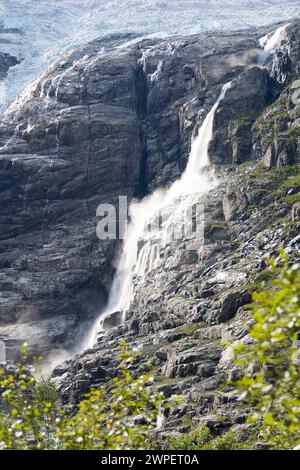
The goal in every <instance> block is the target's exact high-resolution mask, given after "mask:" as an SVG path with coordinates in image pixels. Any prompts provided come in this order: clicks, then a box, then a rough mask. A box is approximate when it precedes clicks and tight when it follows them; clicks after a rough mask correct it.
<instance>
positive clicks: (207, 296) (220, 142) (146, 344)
mask: <svg viewBox="0 0 300 470" xmlns="http://www.w3.org/2000/svg"><path fill="white" fill-rule="evenodd" d="M297 27H298V28H299V25H298V26H297ZM292 28H293V29H292V31H293V33H292V36H291V37H292V38H293V39H292V40H293V41H295V43H296V42H297V41H298V40H299V31H298V33H297V34H296V32H295V29H294V26H293V27H292ZM291 50H293V46H292V47H291ZM281 57H282V52H281V51H279V53H278V54H277V55H275V57H274V59H273V60H272V61H270V65H269V66H268V71H266V70H262V69H260V68H258V67H251V68H250V69H246V70H245V69H243V68H242V69H239V70H236V69H235V71H234V75H233V76H232V75H231V74H232V70H231V71H230V72H229V75H223V80H224V82H225V81H226V80H227V79H228V78H233V83H232V87H231V89H229V90H228V92H227V94H226V97H225V99H224V100H223V101H222V103H221V105H220V108H219V111H218V112H217V114H216V118H215V122H214V138H213V140H212V142H211V145H210V155H211V158H212V160H213V161H214V162H215V163H219V164H220V165H219V166H217V167H216V175H217V176H218V178H219V184H218V186H217V187H215V189H213V190H212V191H210V192H209V193H208V194H207V195H206V196H204V201H203V202H204V204H205V232H204V235H205V237H204V238H205V241H204V244H203V246H201V248H200V249H199V250H197V251H189V250H187V249H186V244H185V243H184V241H180V242H178V241H177V242H176V243H169V245H168V246H167V247H166V248H165V250H164V252H163V253H161V257H160V266H159V267H156V268H154V269H151V270H148V271H147V272H146V273H145V274H144V276H141V277H140V278H137V277H135V278H134V287H135V290H134V297H133V300H132V302H131V304H130V308H129V310H128V312H127V314H126V321H125V322H124V323H122V324H119V325H118V323H119V322H120V319H121V316H120V312H115V313H114V314H113V315H111V317H110V318H109V319H108V321H107V324H106V326H105V329H106V330H107V331H101V332H100V333H99V335H98V342H97V344H95V346H94V347H93V348H92V349H90V350H87V351H86V352H85V353H84V354H82V355H79V356H77V357H75V358H74V359H73V360H72V361H69V362H67V363H65V364H63V365H61V366H60V367H59V368H57V369H56V370H55V371H54V379H53V380H54V381H55V382H56V384H57V385H58V387H59V390H60V393H61V396H62V400H63V402H64V403H77V402H78V401H79V400H80V399H81V398H82V396H83V394H84V393H85V392H86V391H87V390H88V389H89V387H90V386H91V385H94V386H95V385H98V384H99V383H102V382H103V381H104V380H107V379H108V378H109V377H111V376H113V375H114V374H115V373H116V371H117V356H118V352H119V341H120V340H126V341H128V342H129V344H130V346H132V347H134V348H136V349H137V350H138V351H139V353H140V356H139V360H138V361H137V363H136V364H135V365H134V367H135V370H136V373H137V374H139V373H141V372H142V371H143V370H145V369H146V370H149V369H150V370H152V371H153V372H154V375H155V384H154V386H155V387H156V388H157V389H158V390H161V391H163V392H164V394H165V396H166V398H168V397H170V396H172V395H173V394H176V395H178V394H179V395H182V396H183V398H184V400H183V404H182V405H178V407H176V408H175V409H174V410H173V411H172V412H171V414H170V415H169V416H167V417H166V418H167V419H165V421H164V423H163V428H162V433H163V432H165V431H166V432H175V431H176V432H178V431H186V430H187V429H189V428H191V427H192V426H199V425H200V424H201V423H206V424H207V425H208V426H209V427H210V428H211V429H212V431H213V432H214V433H216V434H218V433H220V432H222V431H224V430H225V429H228V428H229V427H232V426H233V427H234V428H235V429H237V430H238V431H240V432H246V431H247V426H245V425H244V424H245V421H246V417H247V412H248V410H247V409H245V408H240V407H239V404H238V402H237V398H238V397H237V396H236V394H235V393H234V392H233V390H232V389H231V388H230V387H229V386H228V385H226V383H227V381H228V379H232V378H234V377H235V376H236V374H237V370H236V367H235V364H234V363H233V361H232V351H231V350H230V349H227V348H225V347H224V343H225V342H230V343H235V342H236V341H238V340H241V339H242V340H243V341H244V342H247V341H249V340H250V339H249V338H248V335H247V331H248V327H249V323H250V317H249V314H248V309H247V304H249V302H251V295H250V293H251V291H253V290H255V289H257V288H258V287H259V286H260V283H261V281H266V280H268V277H269V274H270V273H269V272H268V269H267V264H266V259H267V258H268V257H269V256H270V255H276V253H277V251H278V249H281V248H283V249H285V250H286V251H287V253H288V255H289V256H290V257H291V259H292V260H293V259H295V260H298V259H299V249H300V237H299V229H300V226H299V201H300V192H299V191H300V186H299V162H298V160H297V158H293V159H290V160H288V159H286V160H283V161H282V163H281V165H283V167H281V168H271V169H270V168H266V167H265V165H264V162H265V158H264V156H263V154H262V152H261V151H260V150H259V145H258V143H257V142H258V140H259V138H261V139H262V138H263V137H266V138H269V136H267V135H266V134H265V133H264V132H263V131H262V130H261V131H260V129H261V126H262V125H263V124H264V123H265V124H266V125H269V122H268V117H269V116H271V117H272V113H273V110H274V108H275V109H276V108H277V106H278V103H280V102H281V100H284V101H285V105H286V97H287V96H290V95H291V94H292V93H298V92H297V90H298V81H295V80H294V79H295V78H296V77H297V73H298V72H297V70H298V67H299V55H297V54H296V55H294V56H292V55H291V56H289V57H288V60H287V58H285V60H284V61H283V62H281V61H280V58H281ZM291 57H293V60H292V59H291ZM274 63H276V64H277V65H276V67H277V68H276V70H277V75H276V76H275V75H274V74H273V71H274ZM287 63H289V74H288V75H286V78H285V80H284V81H282V80H281V79H282V77H283V75H284V74H285V73H286V68H285V67H286V64H287ZM280 64H282V69H281V68H280V67H281V65H280ZM160 71H161V69H160ZM280 71H281V72H282V73H279V72H280ZM278 77H281V79H280V80H281V81H278ZM210 80H212V81H211V82H210V83H211V86H212V89H208V90H207V89H206V88H204V91H200V93H203V94H204V95H205V96H204V98H203V99H204V101H203V103H210V104H211V103H212V102H213V97H215V93H216V91H217V90H218V91H219V89H220V87H219V83H215V82H214V81H213V78H210ZM247 83H248V85H249V90H248V86H247ZM204 87H206V85H204ZM278 93H280V96H278ZM149 96H150V95H148V97H149ZM297 96H298V95H297ZM243 97H244V100H243ZM293 99H294V98H293ZM274 100H275V102H273V103H272V101H274ZM195 101H197V100H195ZM288 103H290V101H288ZM193 106H194V104H193V102H188V103H187V104H186V105H183V107H182V108H181V110H180V113H183V116H190V120H189V123H188V122H187V120H186V119H185V120H184V121H182V122H184V123H185V133H188V132H189V131H190V132H191V128H192V124H191V123H192V122H194V121H195V122H198V119H199V117H198V116H197V117H196V115H195V114H194V113H193V110H194V108H193ZM286 107H287V109H288V112H287V114H288V116H285V119H286V123H285V124H286V126H287V127H285V128H284V129H283V131H280V132H282V134H281V138H282V143H283V148H285V149H287V148H289V139H288V134H287V131H286V129H287V128H293V129H294V128H297V124H296V123H298V121H297V117H296V116H295V114H296V113H297V112H298V111H297V104H295V103H293V106H292V105H291V104H290V106H287V105H286ZM207 109H209V106H208V107H207V108H206V106H205V104H204V112H203V115H205V114H206V112H207ZM148 112H149V110H147V113H146V117H147V118H148ZM188 112H190V114H188ZM181 115H182V114H180V116H181ZM260 116H262V117H260ZM202 119H203V116H201V118H200V119H199V122H201V121H202ZM272 123H273V121H272ZM146 129H147V127H146ZM186 139H187V140H188V138H186ZM270 140H271V139H270ZM146 141H147V139H146ZM295 143H296V145H297V146H298V145H299V136H298V134H297V136H295ZM188 148H189V143H188V142H187V143H186V146H184V151H183V155H185V152H186V151H187V149H188ZM148 158H149V157H148ZM150 158H151V157H150ZM251 159H252V161H247V160H251ZM254 159H255V161H253V160H254ZM152 161H153V160H152ZM221 163H222V165H221ZM232 163H242V164H241V165H234V164H232ZM288 163H290V164H291V165H287V164H288ZM160 164H162V163H160ZM146 169H147V165H146ZM146 174H147V173H146ZM148 174H149V173H148ZM171 179H172V175H171ZM146 181H147V179H146ZM156 182H157V178H155V179H154V180H153V181H152V183H151V184H152V185H153V186H155V185H156ZM187 417H188V418H189V419H190V422H188V424H187V419H186V418H187Z"/></svg>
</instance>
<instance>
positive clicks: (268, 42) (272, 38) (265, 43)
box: [257, 24, 289, 67]
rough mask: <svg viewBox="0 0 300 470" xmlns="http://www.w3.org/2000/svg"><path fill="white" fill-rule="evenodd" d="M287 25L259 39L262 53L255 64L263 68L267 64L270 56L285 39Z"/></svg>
mask: <svg viewBox="0 0 300 470" xmlns="http://www.w3.org/2000/svg"><path fill="white" fill-rule="evenodd" d="M288 26H289V24H286V25H284V26H281V27H280V28H278V29H277V30H276V31H275V32H274V33H270V34H267V36H264V37H263V38H261V39H260V41H259V43H260V45H261V47H263V51H262V53H261V54H260V56H259V59H258V62H257V64H258V65H259V66H260V67H263V66H264V65H266V63H267V62H268V60H269V58H270V57H271V55H272V54H274V52H275V51H276V50H277V49H278V48H279V47H280V46H281V44H282V43H283V41H284V40H285V39H286V29H287V27H288Z"/></svg>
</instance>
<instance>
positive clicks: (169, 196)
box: [83, 82, 231, 349]
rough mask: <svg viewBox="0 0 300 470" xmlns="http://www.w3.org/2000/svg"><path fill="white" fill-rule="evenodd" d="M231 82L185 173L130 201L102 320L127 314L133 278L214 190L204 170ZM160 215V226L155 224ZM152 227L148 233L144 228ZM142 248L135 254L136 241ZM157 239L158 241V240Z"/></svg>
mask: <svg viewBox="0 0 300 470" xmlns="http://www.w3.org/2000/svg"><path fill="white" fill-rule="evenodd" d="M230 87H231V82H229V83H226V84H225V85H224V86H223V89H222V92H221V94H220V96H219V98H218V100H217V101H216V103H215V104H214V106H213V107H212V109H211V110H210V112H209V113H208V115H207V116H206V118H205V120H204V122H203V124H202V126H201V128H200V129H199V131H198V135H197V137H196V138H195V139H194V140H193V142H192V146H191V152H190V156H189V160H188V163H187V167H186V170H185V172H184V173H183V174H182V176H181V178H180V179H178V180H176V181H175V182H174V183H173V184H172V186H171V187H170V188H169V189H159V190H156V191H155V192H154V193H153V194H151V195H150V196H148V197H145V198H144V199H143V200H142V201H138V202H133V203H132V204H131V205H130V208H129V215H130V224H129V227H128V230H127V236H126V238H125V242H124V245H123V251H122V255H121V258H120V262H119V266H118V269H117V272H116V275H115V278H114V280H113V285H112V288H111V291H110V295H109V301H108V305H107V308H106V311H105V312H103V313H102V314H101V320H103V319H104V318H105V317H107V316H108V315H110V314H112V313H114V312H122V313H123V321H124V320H125V315H126V311H127V310H128V308H129V305H130V302H131V300H132V298H133V295H134V284H133V277H135V278H139V279H143V277H144V276H145V275H146V274H147V273H149V272H151V271H152V270H154V269H156V268H158V267H159V265H160V248H161V247H164V246H166V244H167V243H169V242H170V241H171V237H172V229H173V228H174V226H176V225H178V223H179V222H180V220H182V218H183V217H187V214H188V212H189V211H190V209H191V207H192V206H193V204H195V203H196V202H197V201H198V199H199V193H200V194H204V193H206V192H207V191H209V190H210V189H212V188H213V187H214V185H215V184H216V180H215V179H214V178H213V177H212V175H211V174H209V172H207V171H206V167H208V166H209V157H208V147H209V143H210V141H211V139H212V134H213V124H214V117H215V113H216V111H217V109H218V106H219V104H220V102H221V100H222V99H223V98H224V97H225V94H226V92H227V90H228V89H229V88H230ZM161 214H163V215H164V217H163V223H162V224H161V225H160V224H159V223H158V222H157V219H158V218H159V216H160V215H161ZM150 222H151V223H152V224H151V231H150V232H148V231H147V225H148V224H149V223H150ZM140 240H142V242H143V246H142V248H141V249H140V251H139V252H138V242H139V241H140ZM158 240H159V241H158ZM101 320H99V318H98V319H97V321H96V323H95V324H94V326H93V328H92V330H91V332H90V333H89V335H88V338H87V339H86V341H85V342H84V345H83V349H88V348H90V347H92V346H93V345H94V344H95V342H96V339H97V333H98V332H99V331H100V330H101V328H102V327H101Z"/></svg>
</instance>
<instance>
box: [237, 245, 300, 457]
mask: <svg viewBox="0 0 300 470" xmlns="http://www.w3.org/2000/svg"><path fill="white" fill-rule="evenodd" d="M268 264H269V266H270V270H271V273H272V274H273V275H274V276H273V277H274V279H273V280H271V281H270V287H268V288H262V290H261V292H259V293H255V294H253V301H254V302H253V305H252V306H251V309H252V316H253V326H252V328H251V331H250V337H252V339H253V340H254V341H253V344H247V345H243V344H240V345H239V346H238V347H236V348H235V353H236V356H237V364H238V365H239V366H241V368H242V370H243V373H244V375H243V378H242V379H241V380H240V381H239V382H238V387H239V389H240V390H241V392H242V395H241V399H242V400H246V401H248V402H249V403H250V404H251V405H252V406H254V408H255V409H256V412H254V413H253V416H252V417H251V421H252V422H255V423H256V424H258V425H259V427H260V429H261V433H260V434H261V436H260V437H261V438H262V439H263V440H264V441H265V442H266V443H267V444H268V445H269V446H270V447H271V448H273V449H293V448H295V447H296V446H297V445H299V443H300V354H299V334H300V266H299V264H293V265H292V266H290V263H289V262H288V260H287V258H286V256H285V255H284V253H281V255H280V259H279V261H278V262H276V261H275V260H270V261H269V263H268Z"/></svg>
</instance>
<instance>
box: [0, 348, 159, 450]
mask: <svg viewBox="0 0 300 470" xmlns="http://www.w3.org/2000/svg"><path fill="white" fill-rule="evenodd" d="M121 350H122V351H121V354H120V357H119V373H118V375H117V377H116V378H113V379H112V380H110V381H109V382H107V383H106V384H104V385H103V386H101V387H99V388H98V389H92V390H91V391H90V392H89V393H88V394H87V395H86V398H85V399H84V400H83V401H82V402H81V403H80V404H79V407H78V410H77V411H75V413H74V414H73V415H72V416H70V414H69V413H68V410H63V409H61V408H60V406H59V403H58V400H57V394H56V390H55V387H54V386H53V384H52V383H51V381H50V380H49V379H45V378H42V379H40V380H36V379H35V377H34V376H33V374H32V370H31V368H30V367H28V366H27V365H26V363H27V351H26V348H25V347H24V348H23V349H22V360H21V361H20V362H18V363H17V364H16V365H15V368H14V369H13V370H12V372H10V371H9V370H8V369H4V368H3V369H1V370H0V449H24V450H28V449H74V450H93V449H94V450H104V449H107V450H114V449H149V448H151V447H152V446H153V445H154V443H153V441H152V439H151V431H152V430H153V429H154V428H155V426H156V421H157V416H158V413H159V411H160V407H161V405H162V401H163V395H162V394H158V393H155V391H154V387H153V381H154V377H153V376H152V375H150V374H140V375H138V376H136V372H135V371H134V368H133V365H134V363H135V361H136V355H135V354H133V352H132V351H128V350H127V346H126V344H125V343H123V344H121Z"/></svg>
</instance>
